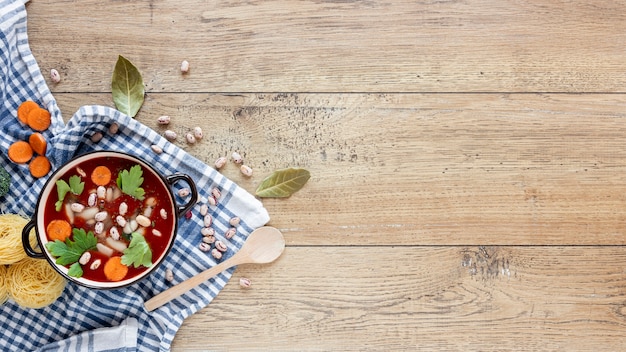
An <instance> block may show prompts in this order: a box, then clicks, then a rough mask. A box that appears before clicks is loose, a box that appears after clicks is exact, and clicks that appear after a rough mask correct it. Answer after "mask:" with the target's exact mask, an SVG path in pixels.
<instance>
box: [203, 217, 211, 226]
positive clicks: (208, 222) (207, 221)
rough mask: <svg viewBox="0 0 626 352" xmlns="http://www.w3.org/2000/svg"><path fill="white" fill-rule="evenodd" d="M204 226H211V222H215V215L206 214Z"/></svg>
mask: <svg viewBox="0 0 626 352" xmlns="http://www.w3.org/2000/svg"><path fill="white" fill-rule="evenodd" d="M203 221H204V227H210V226H211V224H213V217H212V216H211V214H206V215H205V216H204V219H203Z"/></svg>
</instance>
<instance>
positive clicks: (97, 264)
mask: <svg viewBox="0 0 626 352" xmlns="http://www.w3.org/2000/svg"><path fill="white" fill-rule="evenodd" d="M100 264H102V260H100V259H96V260H94V261H93V263H91V265H90V266H89V269H91V270H96V269H98V268H99V267H100Z"/></svg>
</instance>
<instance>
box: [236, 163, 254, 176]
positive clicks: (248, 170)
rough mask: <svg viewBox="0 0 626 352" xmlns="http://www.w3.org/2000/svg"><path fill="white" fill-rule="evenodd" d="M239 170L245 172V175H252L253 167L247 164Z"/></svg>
mask: <svg viewBox="0 0 626 352" xmlns="http://www.w3.org/2000/svg"><path fill="white" fill-rule="evenodd" d="M239 170H241V173H242V174H244V176H248V177H250V176H252V169H251V168H250V167H249V166H247V165H241V167H240V168H239Z"/></svg>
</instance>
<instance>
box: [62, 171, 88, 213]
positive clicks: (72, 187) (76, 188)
mask: <svg viewBox="0 0 626 352" xmlns="http://www.w3.org/2000/svg"><path fill="white" fill-rule="evenodd" d="M56 185H57V195H58V196H59V200H58V201H57V202H56V203H54V207H55V209H56V211H60V210H61V207H62V206H63V200H64V199H65V196H66V195H67V192H72V193H73V194H75V195H77V196H78V195H80V194H81V193H83V190H84V189H85V182H82V181H81V178H80V176H77V175H73V176H70V179H69V184H68V183H67V182H65V181H64V180H58V181H57V182H56Z"/></svg>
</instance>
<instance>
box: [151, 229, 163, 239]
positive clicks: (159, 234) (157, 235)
mask: <svg viewBox="0 0 626 352" xmlns="http://www.w3.org/2000/svg"><path fill="white" fill-rule="evenodd" d="M152 234H153V235H155V236H156V237H161V236H163V234H162V233H161V231H159V230H157V229H152Z"/></svg>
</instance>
